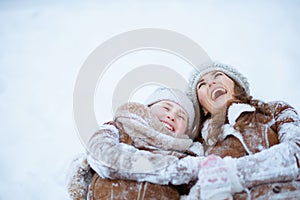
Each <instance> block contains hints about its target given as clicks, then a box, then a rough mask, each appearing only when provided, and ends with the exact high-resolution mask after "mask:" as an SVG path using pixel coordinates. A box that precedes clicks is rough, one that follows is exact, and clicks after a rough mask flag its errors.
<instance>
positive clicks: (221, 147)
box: [202, 101, 300, 199]
mask: <svg viewBox="0 0 300 200" xmlns="http://www.w3.org/2000/svg"><path fill="white" fill-rule="evenodd" d="M269 105H270V106H271V108H272V113H273V116H272V119H271V120H267V119H265V118H264V116H263V115H262V114H258V113H255V108H254V107H251V106H249V105H246V104H236V103H235V104H232V105H230V106H229V108H228V110H227V120H226V121H227V122H228V123H226V124H225V125H224V126H223V133H221V137H220V140H219V141H218V142H217V143H216V144H215V145H214V146H210V147H208V149H207V151H206V154H216V155H219V156H221V157H225V156H231V157H235V158H237V159H236V163H237V168H238V173H239V176H240V178H241V180H242V182H243V184H244V186H245V187H247V188H252V189H251V196H252V198H254V197H255V198H258V197H259V198H261V199H274V198H275V199H277V198H282V199H285V198H288V199H297V198H299V197H300V182H299V181H297V180H299V175H300V173H299V167H300V163H299V161H300V117H299V115H298V114H297V112H296V111H295V109H294V108H292V107H291V106H290V105H288V104H286V103H285V102H278V101H277V102H271V103H269ZM245 118H248V119H249V118H250V119H252V120H250V123H249V124H244V125H243V126H242V125H241V124H243V123H238V122H241V121H242V120H244V119H245ZM209 123H210V121H209V120H208V121H206V124H205V125H204V127H203V129H202V136H203V138H204V140H206V141H207V139H208V138H205V137H206V136H207V135H208V134H207V130H208V127H209ZM237 124H239V126H238V125H237ZM246 196H247V195H240V196H239V195H237V196H236V197H235V198H236V199H243V198H242V197H244V198H246Z"/></svg>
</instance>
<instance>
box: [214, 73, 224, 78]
mask: <svg viewBox="0 0 300 200" xmlns="http://www.w3.org/2000/svg"><path fill="white" fill-rule="evenodd" d="M218 76H223V73H222V72H217V73H216V74H215V78H217V77H218Z"/></svg>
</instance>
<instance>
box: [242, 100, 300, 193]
mask: <svg viewBox="0 0 300 200" xmlns="http://www.w3.org/2000/svg"><path fill="white" fill-rule="evenodd" d="M271 105H272V107H273V108H274V120H275V121H273V122H274V125H273V126H272V128H273V129H274V130H275V131H276V132H277V134H278V139H279V144H277V145H274V146H272V147H271V148H269V149H266V150H263V151H261V152H259V153H256V154H253V155H249V156H245V157H242V158H238V159H237V160H236V161H237V169H238V175H239V176H240V178H241V180H242V182H243V183H244V186H246V187H248V188H249V187H253V186H256V185H259V184H263V183H272V182H280V181H291V180H294V179H297V178H299V159H300V117H299V115H298V114H297V112H296V111H295V109H294V108H292V107H291V106H289V105H288V104H286V103H284V102H273V103H272V104H271Z"/></svg>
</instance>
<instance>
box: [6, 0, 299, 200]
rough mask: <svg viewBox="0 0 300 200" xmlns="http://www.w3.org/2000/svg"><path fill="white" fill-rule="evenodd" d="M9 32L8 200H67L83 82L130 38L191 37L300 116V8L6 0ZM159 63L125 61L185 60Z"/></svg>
mask: <svg viewBox="0 0 300 200" xmlns="http://www.w3.org/2000/svg"><path fill="white" fill-rule="evenodd" d="M0 27H1V28H0V121H1V123H0V133H1V136H2V138H1V140H0V146H1V151H0V160H1V166H0V199H49V200H50V199H51V200H52V199H67V196H66V190H65V188H64V175H65V173H66V167H67V165H68V162H69V161H70V159H71V158H72V156H74V155H75V154H76V153H79V152H83V151H84V148H83V146H82V144H81V142H80V139H79V137H78V135H77V134H78V133H77V131H76V128H75V123H74V120H73V110H72V103H73V99H72V98H73V96H72V95H73V90H74V84H75V81H76V77H77V74H78V72H79V70H80V67H81V65H82V64H83V62H84V61H85V60H86V59H87V57H88V55H89V54H90V53H91V52H92V51H93V50H94V49H95V48H96V47H97V46H99V45H100V44H101V43H103V42H104V41H106V40H108V39H110V38H111V37H113V36H115V35H117V34H120V33H123V32H125V31H129V30H133V29H138V28H146V27H147V28H162V29H169V30H173V31H176V32H178V33H181V34H183V35H186V36H187V37H189V38H191V39H192V40H194V41H196V42H197V43H198V44H199V45H200V46H201V47H202V48H203V49H204V50H205V51H206V52H207V53H208V55H209V56H210V57H211V58H212V59H213V60H218V61H221V62H224V63H227V64H231V65H233V66H235V67H237V68H238V69H239V70H240V71H241V72H242V73H243V74H244V75H245V76H246V77H248V80H249V82H250V86H251V92H252V95H253V96H254V97H255V98H259V99H262V100H265V101H271V100H284V101H286V102H288V103H290V104H291V105H293V106H294V107H295V108H296V109H297V110H298V111H300V101H299V99H300V92H299V89H300V88H299V85H300V79H299V75H300V69H299V63H300V51H299V50H298V49H299V46H300V37H299V35H300V3H299V2H298V1H296V0H295V1H292V0H290V1H284V0H282V1H267V0H265V1H259V0H256V1H237V0H236V1H233V0H228V1H216V0H213V1H183V0H182V1H179V0H178V1H172V2H171V1H155V0H154V1H147V2H146V1H143V2H142V1H129V0H126V1H112V2H108V1H107V2H104V1H100V3H99V1H89V2H88V3H85V4H84V3H83V2H81V1H72V3H67V1H63V2H62V3H61V1H54V2H53V3H50V1H49V2H47V1H42V3H41V2H40V1H29V2H26V3H24V2H22V1H20V2H19V1H8V0H7V1H1V2H0ZM151 55H152V57H151V56H150V57H147V56H144V57H143V56H137V55H136V56H134V55H132V56H131V57H130V56H129V57H128V58H124V59H123V60H120V61H119V62H120V63H129V64H128V66H129V65H133V64H134V65H142V64H147V62H151V58H153V59H157V60H155V62H156V63H160V62H162V63H164V64H165V65H172V66H173V65H176V64H175V63H181V62H182V61H180V60H178V58H173V60H172V59H169V56H167V55H160V56H157V55H156V54H155V53H153V54H151ZM164 56H166V58H164ZM135 59H136V60H135ZM166 60H168V62H166ZM117 66H118V65H117V64H116V65H115V68H117ZM178 67H179V68H180V64H177V68H178ZM179 71H180V70H179ZM108 76H109V78H111V79H114V81H116V80H118V79H119V78H120V77H118V76H117V75H116V76H114V73H111V74H109V75H108ZM104 85H105V84H104ZM99 87H100V89H101V87H105V88H104V91H103V92H104V94H99V93H97V95H96V96H97V98H99V96H100V98H101V97H105V99H107V102H108V105H109V103H110V99H109V96H110V94H109V93H108V91H109V89H110V87H109V86H99ZM98 89H99V88H98ZM107 107H108V109H109V106H107ZM97 108H98V107H97ZM95 112H97V118H98V119H99V123H100V122H102V121H103V120H106V119H109V118H110V116H109V111H104V110H103V111H102V110H101V111H99V109H98V111H95ZM102 113H105V114H103V115H102Z"/></svg>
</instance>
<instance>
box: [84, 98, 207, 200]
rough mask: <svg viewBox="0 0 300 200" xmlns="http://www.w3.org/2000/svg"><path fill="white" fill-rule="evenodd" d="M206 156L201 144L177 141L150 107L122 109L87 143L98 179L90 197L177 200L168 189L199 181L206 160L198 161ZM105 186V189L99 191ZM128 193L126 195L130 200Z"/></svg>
mask: <svg viewBox="0 0 300 200" xmlns="http://www.w3.org/2000/svg"><path fill="white" fill-rule="evenodd" d="M187 155H188V156H187ZM202 155H203V147H202V145H201V144H200V143H199V142H193V141H192V140H191V139H189V137H188V136H187V135H185V136H180V137H177V136H176V135H175V134H174V133H172V132H171V131H169V130H168V129H167V128H166V127H165V126H164V125H163V124H162V123H161V122H160V121H159V120H158V118H157V117H155V116H154V115H153V114H152V112H150V109H149V108H148V107H146V106H144V105H142V104H139V103H127V104H124V105H122V106H120V107H119V108H118V110H117V111H116V113H115V119H114V121H112V122H109V123H106V124H104V125H103V126H101V127H100V130H99V131H98V132H96V133H95V134H94V135H93V136H92V137H91V139H90V141H89V143H88V163H89V164H90V166H91V167H92V169H93V170H95V171H96V172H97V173H96V174H94V176H93V179H92V182H91V183H90V186H89V191H88V195H87V196H88V198H90V199H97V198H100V197H101V199H103V198H104V199H111V198H114V199H115V198H117V199H118V197H120V199H122V198H125V199H126V198H128V199H138V197H140V196H141V195H142V196H144V198H143V199H151V198H152V197H154V196H155V197H156V198H158V199H178V198H179V193H178V191H176V190H174V188H173V187H172V186H169V183H171V184H174V185H181V184H186V183H189V182H190V181H193V180H195V179H196V178H197V175H198V172H199V165H200V162H201V160H202V159H203V157H194V156H202ZM111 179H113V180H111ZM131 180H133V181H131ZM108 182H109V183H110V184H108V185H107V183H108ZM103 184H105V185H106V186H105V187H101V185H103ZM156 184H159V185H156ZM104 188H107V189H104ZM130 188H144V189H143V190H131V189H130ZM124 190H128V196H126V195H125V194H124ZM141 191H143V193H140V192H141ZM126 194H127V193H126ZM124 195H125V196H124ZM153 195H154V196H153ZM117 196H118V197H117Z"/></svg>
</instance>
